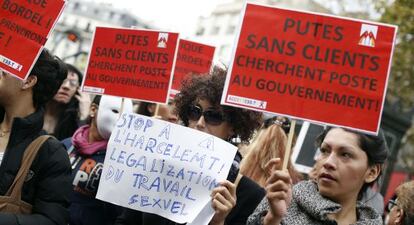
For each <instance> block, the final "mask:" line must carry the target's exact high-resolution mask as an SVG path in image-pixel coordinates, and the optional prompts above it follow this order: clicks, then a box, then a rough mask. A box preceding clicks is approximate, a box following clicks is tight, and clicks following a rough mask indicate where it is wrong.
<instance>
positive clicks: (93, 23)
mask: <svg viewBox="0 0 414 225" xmlns="http://www.w3.org/2000/svg"><path fill="white" fill-rule="evenodd" d="M97 26H108V27H125V28H129V27H137V28H145V29H150V28H151V27H152V25H150V24H149V23H145V22H143V21H142V20H140V19H139V18H138V17H136V16H134V15H133V14H132V13H130V12H129V11H127V10H121V9H116V8H114V7H113V6H111V5H109V4H103V3H101V4H100V3H96V2H93V1H85V0H71V1H68V3H67V5H66V7H65V9H64V11H63V13H62V15H61V17H60V18H59V21H58V22H57V24H56V27H55V30H54V32H53V33H52V35H51V36H50V38H49V40H48V42H47V43H46V48H48V49H49V50H51V51H52V52H53V53H54V54H55V55H57V56H59V57H60V58H61V59H63V60H64V61H65V62H69V63H73V64H75V65H76V66H78V67H79V68H80V69H83V68H84V67H85V66H86V61H87V56H88V52H89V50H90V47H91V44H92V35H93V32H94V30H95V27H97Z"/></svg>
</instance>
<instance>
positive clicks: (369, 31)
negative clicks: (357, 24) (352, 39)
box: [358, 24, 378, 47]
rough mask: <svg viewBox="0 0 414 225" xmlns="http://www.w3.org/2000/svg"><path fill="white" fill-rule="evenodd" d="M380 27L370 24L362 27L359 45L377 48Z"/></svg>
mask: <svg viewBox="0 0 414 225" xmlns="http://www.w3.org/2000/svg"><path fill="white" fill-rule="evenodd" d="M377 32H378V26H373V25H369V24H362V25H361V32H360V34H359V43H358V44H359V45H363V46H368V47H375V41H376V39H377Z"/></svg>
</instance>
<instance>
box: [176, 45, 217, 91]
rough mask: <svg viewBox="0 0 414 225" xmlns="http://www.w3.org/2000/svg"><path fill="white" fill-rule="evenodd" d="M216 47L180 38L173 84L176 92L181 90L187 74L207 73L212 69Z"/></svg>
mask: <svg viewBox="0 0 414 225" xmlns="http://www.w3.org/2000/svg"><path fill="white" fill-rule="evenodd" d="M215 49H216V48H215V47H214V46H210V45H205V44H201V43H197V42H193V41H188V40H183V39H180V41H179V43H178V53H177V61H176V63H175V70H174V77H173V83H172V86H171V89H172V91H173V92H174V93H177V92H179V90H180V89H181V81H182V80H183V79H184V78H185V76H186V75H188V74H205V73H208V72H209V71H210V67H211V63H212V61H213V57H214V51H215Z"/></svg>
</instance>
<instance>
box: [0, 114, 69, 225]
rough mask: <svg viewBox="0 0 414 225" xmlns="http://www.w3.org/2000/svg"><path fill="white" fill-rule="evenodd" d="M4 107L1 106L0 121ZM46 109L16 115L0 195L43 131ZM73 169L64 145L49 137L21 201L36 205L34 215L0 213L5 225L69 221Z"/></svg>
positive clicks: (1, 171) (2, 168)
mask: <svg viewBox="0 0 414 225" xmlns="http://www.w3.org/2000/svg"><path fill="white" fill-rule="evenodd" d="M3 118H4V109H2V108H0V120H3ZM42 127H43V110H42V109H41V110H37V111H36V112H35V113H33V114H31V115H29V116H27V117H25V118H15V119H14V121H13V127H12V131H11V133H10V139H9V142H8V145H7V147H6V151H5V154H4V157H3V161H2V163H1V165H0V195H4V194H5V193H6V192H7V190H8V189H9V187H10V185H11V184H12V182H13V180H14V178H15V176H16V174H17V171H18V170H19V167H20V164H21V161H22V157H23V153H24V151H25V149H26V147H27V146H28V145H29V144H30V143H31V142H32V141H33V140H34V139H35V138H37V137H38V136H40V135H42V134H46V133H45V132H44V131H43V130H42ZM70 176H71V168H70V163H69V158H68V155H67V153H66V151H65V148H64V147H63V145H62V144H61V143H60V142H59V141H57V140H56V139H52V138H49V139H48V140H47V141H46V142H45V143H44V144H43V145H42V146H41V149H40V151H39V153H38V154H37V156H36V158H35V159H34V161H33V164H32V166H31V168H30V171H29V176H28V177H27V178H26V181H25V183H24V185H23V191H22V200H23V201H26V202H28V203H30V204H32V205H33V211H32V214H31V215H20V214H6V213H0V224H4V225H6V224H7V225H14V224H16V225H17V224H19V225H32V224H33V225H66V224H67V223H68V218H69V214H68V210H67V208H68V206H69V194H70V191H71V177H70Z"/></svg>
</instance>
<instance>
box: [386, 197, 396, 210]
mask: <svg viewBox="0 0 414 225" xmlns="http://www.w3.org/2000/svg"><path fill="white" fill-rule="evenodd" d="M394 206H397V200H395V199H390V200H389V201H388V203H387V207H386V208H385V209H386V210H387V212H391V209H392V208H393V207H394Z"/></svg>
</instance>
